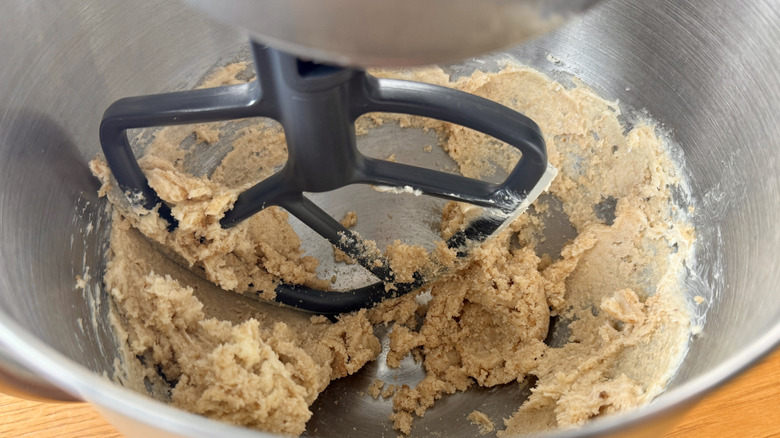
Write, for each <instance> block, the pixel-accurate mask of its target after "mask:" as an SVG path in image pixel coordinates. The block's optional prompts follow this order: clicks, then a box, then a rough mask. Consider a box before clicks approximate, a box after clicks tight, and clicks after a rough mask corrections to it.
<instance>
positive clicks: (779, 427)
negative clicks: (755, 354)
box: [0, 351, 780, 438]
mask: <svg viewBox="0 0 780 438" xmlns="http://www.w3.org/2000/svg"><path fill="white" fill-rule="evenodd" d="M778 406H780V351H777V352H775V353H774V354H772V355H771V356H770V357H768V358H767V359H766V360H764V361H763V362H761V363H760V364H759V365H758V366H756V367H754V368H753V369H751V370H750V371H748V372H747V373H745V374H743V375H742V376H740V377H738V378H737V379H736V380H735V381H733V382H731V383H729V384H728V385H726V386H724V387H723V388H721V389H719V390H717V391H715V392H714V393H712V394H710V395H709V396H708V397H707V398H706V399H705V400H704V401H702V402H701V403H700V404H699V405H698V406H696V407H695V408H694V409H693V410H692V411H691V412H689V413H688V415H686V416H685V418H684V419H683V420H682V421H681V422H680V424H678V425H677V427H675V428H674V429H673V430H671V431H670V432H669V433H667V434H666V435H665V436H664V438H682V437H685V438H710V437H714V436H727V437H728V436H745V437H751V438H766V437H780V410H778V408H777V407H778ZM0 437H3V438H17V437H35V438H39V437H40V438H53V437H58V438H121V437H122V435H121V434H120V433H119V432H117V431H116V429H114V428H113V427H112V426H111V425H109V424H108V423H106V421H105V420H103V419H102V418H101V417H100V416H99V415H98V414H97V412H95V410H94V409H92V407H91V406H89V405H88V404H84V403H79V404H47V403H38V402H32V401H27V400H21V399H18V398H14V397H11V396H7V395H3V394H0Z"/></svg>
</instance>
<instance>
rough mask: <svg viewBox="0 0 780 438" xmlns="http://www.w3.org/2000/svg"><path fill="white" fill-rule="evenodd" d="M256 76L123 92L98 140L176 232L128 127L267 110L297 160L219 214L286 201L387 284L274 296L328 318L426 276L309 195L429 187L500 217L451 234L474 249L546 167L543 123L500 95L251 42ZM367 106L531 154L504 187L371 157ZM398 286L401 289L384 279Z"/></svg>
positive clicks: (124, 184) (454, 244)
mask: <svg viewBox="0 0 780 438" xmlns="http://www.w3.org/2000/svg"><path fill="white" fill-rule="evenodd" d="M252 52H253V55H254V61H255V69H256V71H257V78H256V79H255V80H254V81H252V82H250V83H246V84H240V85H230V86H224V87H217V88H210V89H202V90H192V91H182V92H175V93H166V94H158V95H151V96H139V97H130V98H125V99H120V100H118V101H116V102H114V103H113V104H112V105H111V106H110V107H109V108H108V109H107V110H106V112H105V114H104V116H103V121H102V123H101V125H100V142H101V145H102V147H103V152H104V154H105V156H106V160H107V161H108V164H109V167H110V168H111V171H112V173H113V175H114V177H115V178H116V181H117V183H118V185H119V188H120V189H121V190H122V191H123V192H124V193H126V194H129V195H130V196H129V198H130V199H133V200H134V203H135V204H136V205H141V206H143V207H144V208H146V209H148V210H152V209H154V208H155V207H157V208H158V213H159V214H160V216H161V217H163V218H164V219H165V220H167V221H168V223H169V224H170V226H169V229H170V230H174V229H175V228H176V226H177V221H176V219H175V218H174V217H173V215H172V214H171V210H170V207H169V206H168V205H166V204H165V202H163V201H162V200H161V199H160V198H159V196H158V195H157V193H156V192H155V191H154V190H153V189H152V188H151V187H150V186H149V183H148V181H147V179H146V177H145V176H144V174H143V172H142V171H141V168H140V167H139V165H138V161H137V160H136V158H135V156H134V154H133V150H132V149H131V147H130V142H129V140H128V137H127V133H126V131H127V130H128V129H130V128H143V127H152V126H166V125H183V124H190V123H203V122H212V121H218V120H229V119H240V118H247V117H269V118H272V119H275V120H277V121H278V122H279V123H281V125H282V127H283V128H284V132H285V135H286V139H287V151H288V160H287V163H286V165H285V166H284V167H283V168H282V169H281V170H280V171H279V172H277V173H276V174H274V175H273V176H271V177H269V178H267V179H265V180H263V181H261V182H259V183H258V184H256V185H255V186H253V187H252V188H250V189H248V190H246V191H245V192H243V193H241V194H240V196H239V197H238V199H237V201H236V202H235V205H234V207H233V209H231V210H230V211H228V212H227V213H226V214H225V216H224V217H223V218H222V220H221V222H220V223H221V224H222V226H223V227H231V226H233V225H236V224H238V223H239V222H241V221H242V220H244V219H246V218H248V217H250V216H251V215H253V214H255V213H257V212H258V211H260V210H262V209H264V208H266V207H269V206H273V205H276V206H279V207H282V208H284V209H285V210H287V211H288V212H289V213H290V214H292V215H293V216H295V217H297V218H298V219H300V220H301V221H302V222H303V223H305V224H306V225H307V226H309V227H311V228H312V229H313V230H314V231H316V232H317V233H319V234H320V235H321V236H322V237H324V238H325V239H327V240H328V241H329V242H330V243H331V244H333V245H334V246H335V247H336V248H338V249H340V250H341V251H343V252H344V253H346V254H347V255H348V256H350V257H352V258H353V259H355V260H356V261H357V262H358V263H359V264H360V265H362V266H363V267H364V268H366V269H368V270H369V271H370V272H371V273H372V274H373V275H375V276H376V277H378V278H379V279H380V280H381V281H380V282H377V283H375V284H371V285H368V286H365V287H362V288H358V289H354V290H351V291H346V292H332V291H322V290H316V289H311V288H307V287H304V286H300V285H292V284H285V283H283V282H282V283H280V284H279V285H278V286H277V287H276V300H277V301H279V302H280V303H283V304H286V305H289V306H293V307H296V308H299V309H302V310H308V311H312V312H316V313H321V314H337V313H341V312H349V311H352V310H356V309H359V308H364V307H370V306H373V305H374V304H376V303H379V302H381V301H383V300H385V299H387V298H391V297H395V296H400V295H402V294H405V293H407V292H410V291H412V290H414V289H416V288H418V287H420V286H421V285H423V284H424V283H425V281H426V279H425V278H423V275H422V274H420V273H419V272H418V273H416V274H415V281H414V282H411V283H400V282H396V281H395V275H394V273H393V271H392V270H391V269H390V265H389V263H387V261H386V260H383V258H382V256H381V255H378V254H369V253H367V252H366V251H365V250H364V248H365V245H364V244H363V242H362V241H361V239H360V237H359V236H358V235H357V234H356V233H354V232H352V231H350V230H348V229H347V228H345V227H344V226H342V225H341V224H340V223H339V221H337V220H336V219H334V218H333V217H331V216H330V215H329V214H327V213H326V212H325V211H323V210H322V209H321V208H319V207H318V206H317V205H315V204H314V203H313V202H311V201H310V200H308V199H307V198H306V197H305V196H304V195H303V193H304V192H325V191H330V190H334V189H337V188H339V187H343V186H346V185H349V184H374V185H383V186H397V187H405V186H410V187H412V188H413V189H414V190H419V191H421V192H422V193H423V194H426V195H430V196H436V197H440V198H444V199H449V200H454V201H460V202H466V203H470V204H474V205H478V206H481V207H485V208H486V210H490V211H494V212H498V213H499V214H498V215H495V214H494V215H484V216H483V217H480V218H479V219H477V220H474V221H472V222H471V223H470V224H468V225H467V226H466V227H465V228H464V229H462V230H461V231H459V232H457V233H456V234H455V235H454V236H452V237H451V238H450V239H449V240H448V241H447V245H448V246H449V247H450V248H453V249H456V250H457V251H458V255H459V256H460V257H464V256H465V255H466V252H467V251H468V249H469V248H470V247H471V245H473V244H475V243H476V244H479V243H481V242H483V241H484V240H486V239H487V238H488V237H489V236H491V235H492V234H494V233H495V232H497V231H498V230H499V229H500V228H501V227H502V225H504V223H505V222H506V221H507V220H509V218H514V217H516V215H514V216H513V212H515V211H516V210H518V209H519V208H521V207H524V206H527V203H526V204H523V203H524V201H526V199H527V197H528V196H529V194H530V192H531V191H532V189H534V188H535V187H536V185H537V183H539V182H540V180H541V179H542V177H543V175H544V174H545V171H546V169H547V152H546V149H545V144H544V140H543V138H542V135H541V132H540V130H539V128H538V126H537V125H536V124H535V123H534V122H533V121H532V120H530V119H529V118H527V117H525V116H523V115H522V114H519V113H517V112H516V111H513V110H511V109H509V108H507V107H505V106H503V105H500V104H498V103H495V102H493V101H490V100H487V99H484V98H481V97H478V96H474V95H471V94H468V93H464V92H461V91H457V90H453V89H449V88H445V87H440V86H436V85H430V84H425V83H419V82H411V81H403V80H392V79H378V78H375V77H373V76H370V75H368V74H367V73H366V72H364V71H362V70H357V69H351V68H339V67H334V66H329V65H323V64H317V63H313V62H309V61H304V60H301V59H297V58H295V57H294V56H291V55H288V54H286V53H283V52H280V51H277V50H274V49H271V48H268V47H265V46H262V45H260V44H257V43H254V42H253V43H252ZM369 112H391V113H403V114H411V115H417V116H423V117H430V118H434V119H439V120H443V121H447V122H451V123H455V124H459V125H462V126H465V127H468V128H471V129H474V130H477V131H481V132H483V133H485V134H488V135H491V136H493V137H495V138H497V139H498V140H501V141H504V142H506V143H508V144H510V145H512V146H514V147H515V148H517V149H519V150H520V152H522V157H521V158H520V160H519V161H518V163H517V164H516V166H515V168H514V169H513V170H512V172H511V173H510V174H509V176H508V177H507V178H506V180H505V181H504V182H503V183H501V184H492V183H487V182H483V181H479V180H475V179H471V178H466V177H463V176H460V175H454V174H450V173H445V172H440V171H435V170H429V169H425V168H421V167H416V166H410V165H404V164H400V163H395V162H390V161H383V160H377V159H373V158H368V157H366V156H364V155H363V154H361V153H360V152H359V151H358V149H357V147H356V141H355V126H354V123H355V120H356V119H357V118H358V117H359V116H361V115H362V114H366V113H369ZM386 284H390V285H391V287H386Z"/></svg>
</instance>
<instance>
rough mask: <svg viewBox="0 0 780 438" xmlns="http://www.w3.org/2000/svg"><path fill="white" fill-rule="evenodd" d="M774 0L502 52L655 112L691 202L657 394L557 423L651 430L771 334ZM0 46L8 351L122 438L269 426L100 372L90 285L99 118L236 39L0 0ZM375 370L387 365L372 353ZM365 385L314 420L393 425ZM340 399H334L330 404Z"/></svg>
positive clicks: (643, 15)
mask: <svg viewBox="0 0 780 438" xmlns="http://www.w3.org/2000/svg"><path fill="white" fill-rule="evenodd" d="M778 6H779V5H778V3H777V1H774V0H760V1H751V0H728V1H727V0H717V1H705V0H694V1H690V2H676V1H674V0H652V1H642V0H613V1H608V2H604V3H601V4H599V5H598V6H596V7H595V8H594V9H593V10H591V11H589V12H588V13H586V14H585V16H584V17H582V18H581V19H578V20H576V21H574V22H571V23H569V24H567V25H565V26H563V27H562V28H560V29H558V30H557V31H555V32H554V33H553V34H551V35H548V36H545V37H543V38H541V39H539V40H535V41H533V42H531V43H530V44H528V45H525V46H522V47H517V48H514V49H511V50H509V52H510V53H511V54H512V55H513V56H515V57H517V58H518V59H520V60H521V61H523V62H526V63H528V64H530V65H533V66H535V67H537V68H539V69H541V70H543V71H546V72H548V73H549V74H551V75H552V76H554V77H556V78H558V79H560V80H562V81H566V80H569V79H570V75H571V74H575V75H576V76H578V77H579V78H581V79H582V80H583V81H584V82H585V83H587V84H589V85H591V86H592V87H594V88H595V89H596V90H597V91H599V92H600V93H601V94H602V95H604V96H605V97H606V98H610V99H620V102H621V104H622V105H623V107H624V108H625V109H626V110H630V109H631V108H634V109H638V110H643V111H645V112H646V113H647V114H650V115H651V116H652V117H654V118H655V119H656V120H658V121H659V122H661V123H663V124H664V128H665V129H667V130H668V132H669V135H670V137H671V138H672V139H673V140H674V142H675V143H677V144H679V145H680V148H681V149H682V151H683V153H684V156H683V158H684V160H685V163H686V167H687V169H688V170H689V173H690V188H691V192H692V194H693V198H694V205H695V206H696V214H695V217H696V224H697V229H698V233H699V239H700V244H701V245H700V248H701V250H700V251H699V253H698V256H697V257H698V260H697V264H696V266H694V267H693V269H694V270H695V271H696V272H697V274H698V275H697V276H695V277H693V278H692V279H691V281H690V288H691V292H692V293H699V294H703V295H704V296H705V297H706V298H708V302H710V303H711V304H710V306H709V309H708V311H707V316H706V322H704V326H703V332H702V334H701V335H699V336H697V337H695V338H694V339H693V340H692V343H691V347H690V351H689V353H688V357H687V358H686V360H685V362H684V363H683V365H682V367H681V368H680V371H679V372H678V374H677V376H676V377H675V378H674V380H673V381H672V382H671V384H670V388H669V390H668V391H667V392H666V393H665V394H663V395H662V396H660V397H659V398H658V399H657V400H656V401H655V402H654V403H653V404H651V405H650V406H648V407H645V408H642V409H639V410H637V411H635V412H632V413H629V414H626V415H620V416H615V417H611V418H607V419H604V420H601V421H597V422H594V423H593V424H591V425H589V426H587V427H585V428H583V429H582V430H578V431H569V432H566V433H559V434H556V435H555V436H574V435H581V436H593V435H600V436H653V435H657V434H658V431H659V430H660V429H661V428H663V427H664V426H665V425H667V423H668V422H669V421H673V420H674V417H675V415H680V413H681V412H683V411H684V409H685V408H686V407H687V406H689V405H690V404H691V403H692V402H693V401H695V400H696V399H697V398H698V397H700V396H701V395H702V394H703V393H705V392H706V391H707V390H709V389H711V388H713V387H714V386H716V385H718V384H720V383H722V382H723V381H724V380H726V379H728V378H730V377H731V376H733V375H734V374H735V373H737V372H738V371H739V370H741V369H743V368H744V367H746V366H748V365H749V364H750V363H752V362H753V361H755V360H756V359H757V358H759V357H760V356H762V355H763V354H765V353H766V352H767V351H769V350H770V349H772V348H773V347H774V346H775V345H776V344H777V343H778V341H779V340H780V300H777V299H776V296H777V294H778V293H780V286H779V285H780V269H778V265H779V264H780V251H779V250H778V249H777V248H778V247H779V246H780V203H778V200H780V140H778V139H780V124H778V123H777V114H780V45H778V44H777V42H778V41H780V7H778ZM0 41H2V42H3V44H0V349H2V351H3V353H2V354H3V356H5V357H6V358H7V360H13V361H15V362H16V363H18V364H20V365H22V366H24V367H26V368H27V369H29V370H30V371H32V372H33V373H34V374H35V375H37V376H40V378H41V380H42V382H48V383H49V384H51V385H53V386H54V387H56V388H59V389H60V390H62V391H63V392H64V393H65V394H69V395H71V396H75V397H77V398H80V399H84V400H88V401H90V402H92V403H93V404H95V406H96V407H97V408H98V409H99V410H100V411H101V412H103V413H104V414H105V415H106V416H107V417H108V418H109V419H110V420H111V421H112V422H114V423H115V424H116V425H117V426H118V427H119V428H120V429H121V430H122V431H123V432H124V433H125V434H126V435H127V436H131V437H132V436H139V437H144V436H165V437H174V436H191V437H222V436H234V437H258V436H263V434H261V433H258V432H255V431H249V430H242V429H237V428H233V427H230V426H227V425H223V424H218V423H215V422H212V421H209V420H206V419H203V418H200V417H196V416H193V415H190V414H187V413H185V412H182V411H179V410H177V409H174V408H172V407H170V406H166V405H164V404H162V403H159V402H155V401H151V400H150V399H148V398H147V397H144V396H141V395H138V394H135V393H132V392H131V391H129V390H126V389H124V388H121V387H120V386H118V385H116V384H113V383H111V382H109V381H108V380H107V379H105V378H103V377H101V376H102V375H103V374H106V375H109V376H110V375H111V374H112V370H113V361H114V359H115V358H116V356H117V354H116V345H115V342H114V340H113V337H112V336H111V334H110V333H109V331H108V329H107V326H106V324H105V312H106V311H107V309H108V307H107V306H108V302H107V300H106V299H105V295H104V293H103V292H101V291H100V288H99V273H100V272H101V270H102V263H103V257H102V256H103V249H104V248H105V244H106V240H105V238H106V232H107V230H108V223H107V222H106V214H105V210H104V207H105V206H104V204H103V202H102V201H101V200H99V199H97V197H96V194H95V189H96V181H95V180H94V179H93V178H92V177H91V176H89V173H88V170H87V169H86V162H87V160H88V159H90V158H91V157H92V156H93V155H94V154H95V153H96V152H97V151H98V150H99V145H98V141H97V128H98V123H99V120H100V116H101V114H102V112H103V110H104V108H105V107H106V106H107V105H108V104H109V103H110V102H112V101H113V100H115V99H117V98H119V97H123V96H129V95H137V94H144V93H152V92H159V91H162V90H170V89H179V88H184V87H187V86H190V85H192V84H193V83H195V82H196V81H197V79H198V77H200V76H201V75H202V74H203V73H204V72H206V71H207V70H208V69H209V68H210V67H211V66H212V65H214V64H216V63H219V62H220V61H223V60H229V59H232V57H233V56H235V55H236V54H237V53H240V52H241V51H242V50H243V48H244V45H245V37H244V36H243V35H242V33H241V32H239V31H236V30H234V29H232V28H230V27H228V26H222V25H218V24H215V23H214V22H212V21H211V20H210V19H207V18H205V17H204V16H201V15H198V14H197V13H193V12H190V11H188V10H187V9H185V8H181V7H179V5H177V4H173V3H166V4H157V3H152V2H132V3H131V2H121V1H96V0H94V1H84V0H80V1H72V2H63V3H59V2H55V3H52V2H46V1H22V0H18V1H8V2H4V3H2V4H1V5H0ZM548 54H550V55H552V56H553V57H554V58H551V59H553V61H555V60H556V59H557V60H559V61H558V62H550V61H549V60H548V59H547V55H548ZM486 59H487V60H486V64H484V65H489V60H490V58H489V57H487V58H486ZM475 65H483V64H479V63H473V64H467V65H466V67H457V66H455V67H451V69H452V71H453V72H455V73H456V74H457V73H458V72H461V71H467V70H468V69H469V68H473V67H474V66H475ZM469 66H470V67H469ZM639 113H640V114H641V113H642V111H639ZM626 114H628V115H627V116H626V119H627V120H628V121H629V122H630V121H631V120H632V119H634V117H632V116H631V114H632V113H631V111H626ZM371 199H374V198H371ZM364 201H366V202H368V198H367V199H365V200H364V199H355V202H356V203H358V204H359V203H361V202H364ZM335 205H336V203H335V200H334V206H335ZM369 207H370V204H366V205H364V206H363V208H369ZM334 208H336V207H334ZM86 267H89V273H90V275H91V279H90V281H89V282H88V287H87V288H86V290H84V291H82V290H79V289H76V288H75V287H74V285H75V277H76V275H81V274H83V273H84V271H85V268H86ZM91 308H94V309H96V310H97V311H96V312H91ZM373 366H374V371H373V372H375V373H377V374H381V373H382V372H386V370H382V369H381V362H378V363H376V364H374V365H373ZM408 370H409V373H408V374H405V375H404V376H403V378H408V379H410V381H411V380H413V379H414V378H415V375H414V369H413V368H408ZM4 371H6V372H8V371H9V370H7V369H5V368H4ZM11 372H13V370H11ZM364 381H370V379H369V378H367V377H366V375H365V374H360V375H357V376H356V377H354V378H352V379H351V380H344V381H340V382H337V383H336V386H335V387H334V388H333V389H332V391H331V392H329V394H328V395H327V397H328V398H324V399H323V400H321V401H320V402H319V403H320V405H319V406H318V407H321V408H322V410H321V411H316V415H317V417H316V418H315V419H314V420H313V422H315V423H316V424H328V425H329V426H330V428H329V429H327V430H326V429H325V428H324V427H320V428H319V430H318V433H319V434H321V435H325V434H326V433H332V434H334V435H338V436H349V435H350V434H354V435H361V436H362V435H368V434H374V435H375V434H377V432H379V433H384V434H386V435H391V434H392V435H393V436H394V433H393V432H392V431H391V430H390V429H389V424H388V423H386V422H384V419H383V417H381V416H380V417H379V418H380V419H379V420H377V416H378V415H383V414H381V412H385V411H386V410H387V409H388V407H387V406H386V405H382V404H381V403H379V402H377V403H374V401H373V400H363V399H357V398H344V397H345V396H344V394H345V393H346V392H349V391H355V390H356V388H359V387H360V385H364V383H361V382H364ZM339 388H341V389H339ZM513 391H514V392H513ZM521 391H522V388H515V389H511V388H510V389H509V390H507V389H506V388H501V389H500V390H499V394H491V393H489V392H488V393H482V392H478V393H476V394H474V395H473V396H468V397H451V398H449V399H447V400H443V403H442V405H441V407H440V408H437V409H438V410H437V411H436V415H434V413H433V412H431V413H429V415H427V416H426V417H425V421H426V426H428V427H429V428H431V430H430V431H431V432H432V431H434V430H439V431H456V432H457V433H458V434H460V435H461V436H471V435H474V433H475V430H476V429H473V428H471V427H472V426H471V425H469V424H468V423H467V422H465V421H464V420H463V417H464V416H465V415H466V414H468V413H469V412H470V410H471V409H473V406H474V405H480V406H481V405H482V403H485V402H487V403H491V404H493V403H495V404H496V405H501V406H495V405H494V407H493V408H490V407H488V408H489V409H495V412H500V411H499V409H505V408H506V405H508V404H510V403H519V397H520V396H521V394H518V392H521ZM338 399H342V400H344V401H343V402H341V403H339V404H338V405H336V404H335V403H332V401H335V400H338ZM328 400H330V401H331V402H330V403H328ZM499 401H500V403H499ZM379 421H381V422H382V423H378V422H379ZM315 423H313V424H315ZM377 425H378V426H377ZM353 428H355V429H353ZM418 432H419V434H420V435H423V436H424V435H425V433H426V431H424V430H422V431H418ZM447 436H457V434H456V433H447Z"/></svg>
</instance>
